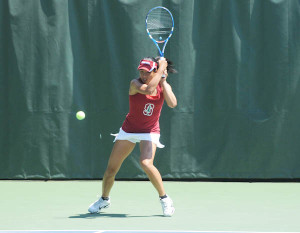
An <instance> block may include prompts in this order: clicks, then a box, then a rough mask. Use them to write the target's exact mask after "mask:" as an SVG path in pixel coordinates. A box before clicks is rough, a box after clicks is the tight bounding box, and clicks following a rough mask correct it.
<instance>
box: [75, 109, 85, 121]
mask: <svg viewBox="0 0 300 233" xmlns="http://www.w3.org/2000/svg"><path fill="white" fill-rule="evenodd" d="M76 118H77V119H78V120H83V119H84V118H85V113H84V112H83V111H79V112H77V113H76Z"/></svg>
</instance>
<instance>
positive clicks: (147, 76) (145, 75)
mask: <svg viewBox="0 0 300 233" xmlns="http://www.w3.org/2000/svg"><path fill="white" fill-rule="evenodd" d="M154 73H155V72H154V71H152V72H148V71H146V70H140V78H141V80H142V82H143V83H145V84H149V82H150V81H151V79H152V78H153V76H154Z"/></svg>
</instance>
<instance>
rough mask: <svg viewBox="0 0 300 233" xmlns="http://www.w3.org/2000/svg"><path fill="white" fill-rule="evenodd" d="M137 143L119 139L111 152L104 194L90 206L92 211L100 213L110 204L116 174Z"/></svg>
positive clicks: (104, 180) (104, 177) (103, 185)
mask: <svg viewBox="0 0 300 233" xmlns="http://www.w3.org/2000/svg"><path fill="white" fill-rule="evenodd" d="M134 147H135V143H132V142H130V141H126V140H117V141H116V142H115V144H114V147H113V149H112V152H111V154H110V157H109V160H108V165H107V168H106V171H105V173H104V176H103V181H102V196H101V197H100V198H99V200H97V201H95V202H94V203H92V204H91V205H90V206H89V209H88V211H89V212H90V213H98V212H99V211H100V210H101V209H103V208H108V207H109V206H110V199H109V193H110V190H111V188H112V186H113V184H114V181H115V176H116V174H117V173H118V171H119V169H120V167H121V165H122V163H123V161H124V160H125V159H126V158H127V156H128V155H129V154H130V153H131V152H132V150H133V149H134Z"/></svg>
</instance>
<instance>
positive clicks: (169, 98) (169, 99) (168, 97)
mask: <svg viewBox="0 0 300 233" xmlns="http://www.w3.org/2000/svg"><path fill="white" fill-rule="evenodd" d="M167 76H168V73H167V72H165V78H162V79H161V81H160V85H161V86H162V88H163V94H164V98H165V101H166V103H167V105H168V106H169V107H170V108H175V107H176V106H177V99H176V96H175V94H174V92H173V91H172V87H171V85H170V84H169V83H167Z"/></svg>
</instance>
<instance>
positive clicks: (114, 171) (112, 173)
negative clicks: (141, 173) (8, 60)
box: [105, 167, 118, 177]
mask: <svg viewBox="0 0 300 233" xmlns="http://www.w3.org/2000/svg"><path fill="white" fill-rule="evenodd" d="M117 172H118V169H116V168H114V167H108V168H107V169H106V171H105V176H107V177H112V176H115V175H116V174H117Z"/></svg>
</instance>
